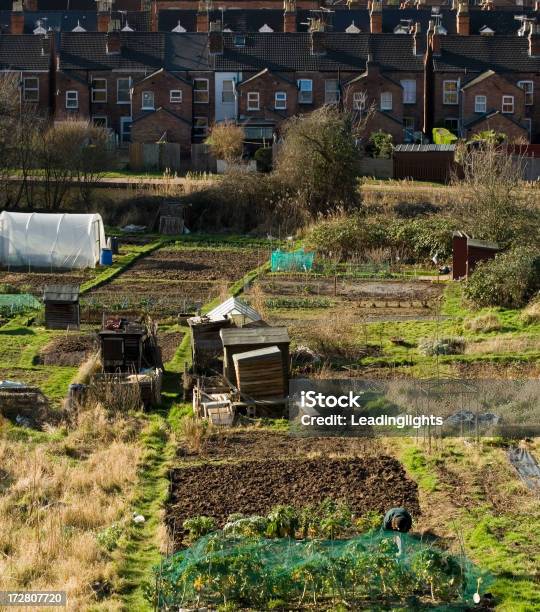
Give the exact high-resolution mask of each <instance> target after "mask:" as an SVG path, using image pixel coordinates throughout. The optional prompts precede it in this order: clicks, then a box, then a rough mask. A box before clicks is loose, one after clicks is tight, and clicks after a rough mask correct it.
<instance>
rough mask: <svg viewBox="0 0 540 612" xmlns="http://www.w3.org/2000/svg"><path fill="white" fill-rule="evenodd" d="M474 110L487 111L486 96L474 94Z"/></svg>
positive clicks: (476, 111) (478, 111)
mask: <svg viewBox="0 0 540 612" xmlns="http://www.w3.org/2000/svg"><path fill="white" fill-rule="evenodd" d="M474 112H475V113H485V112H487V97H486V96H474Z"/></svg>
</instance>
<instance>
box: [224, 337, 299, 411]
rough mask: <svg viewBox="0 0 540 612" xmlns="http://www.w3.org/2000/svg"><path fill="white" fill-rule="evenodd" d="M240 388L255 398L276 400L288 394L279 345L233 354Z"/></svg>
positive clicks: (243, 393) (245, 394)
mask: <svg viewBox="0 0 540 612" xmlns="http://www.w3.org/2000/svg"><path fill="white" fill-rule="evenodd" d="M233 362H234V372H235V375H236V380H237V381H238V389H239V391H240V393H241V394H242V395H243V396H248V397H249V398H252V399H254V400H276V399H281V398H284V397H286V396H287V395H288V390H287V388H286V386H285V383H286V378H285V373H284V371H283V355H282V353H281V351H280V349H279V348H278V347H277V346H268V347H266V348H261V349H256V350H254V351H248V352H246V353H236V354H235V355H233Z"/></svg>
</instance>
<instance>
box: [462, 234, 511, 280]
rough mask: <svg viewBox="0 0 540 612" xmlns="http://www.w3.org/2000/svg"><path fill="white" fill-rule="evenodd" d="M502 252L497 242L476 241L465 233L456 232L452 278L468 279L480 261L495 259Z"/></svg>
mask: <svg viewBox="0 0 540 612" xmlns="http://www.w3.org/2000/svg"><path fill="white" fill-rule="evenodd" d="M500 250H501V247H500V246H499V245H498V244H497V243H495V242H487V241H486V240H475V239H474V238H471V237H470V236H468V235H467V234H466V233H465V232H454V235H453V237H452V278H453V279H454V280H460V279H461V278H468V277H469V274H471V273H472V272H473V270H474V268H475V267H476V264H477V263H478V262H479V261H486V260H488V259H493V258H494V257H495V255H496V254H497V253H498V252H499V251H500Z"/></svg>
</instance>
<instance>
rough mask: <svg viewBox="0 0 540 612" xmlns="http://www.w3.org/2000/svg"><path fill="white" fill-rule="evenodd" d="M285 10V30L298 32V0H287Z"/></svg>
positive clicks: (284, 5) (284, 3)
mask: <svg viewBox="0 0 540 612" xmlns="http://www.w3.org/2000/svg"><path fill="white" fill-rule="evenodd" d="M283 10H284V13H283V31H284V32H296V0H285V1H284V2H283Z"/></svg>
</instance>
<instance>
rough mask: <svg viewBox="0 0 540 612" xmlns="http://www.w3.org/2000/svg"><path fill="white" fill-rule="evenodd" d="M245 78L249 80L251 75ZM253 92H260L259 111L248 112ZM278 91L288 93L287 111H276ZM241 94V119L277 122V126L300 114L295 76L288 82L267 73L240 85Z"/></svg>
mask: <svg viewBox="0 0 540 612" xmlns="http://www.w3.org/2000/svg"><path fill="white" fill-rule="evenodd" d="M244 76H245V77H246V78H249V75H246V74H245V73H244ZM244 80H245V79H244ZM251 91H257V92H259V104H260V110H259V111H248V109H247V94H248V92H251ZM276 91H284V92H286V93H287V109H286V110H275V108H274V100H275V92H276ZM239 93H240V95H239V97H238V114H239V115H240V116H241V117H256V118H258V119H265V120H268V121H275V122H276V124H279V123H281V122H282V121H283V120H284V119H285V118H287V117H291V116H292V115H295V114H296V113H297V112H298V88H297V87H296V81H295V76H294V74H290V75H287V80H284V79H282V78H279V77H278V76H276V75H275V74H272V73H271V72H267V73H265V74H264V75H262V76H260V77H258V78H256V79H254V80H252V81H250V82H249V83H246V84H245V85H243V84H240V87H239Z"/></svg>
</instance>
